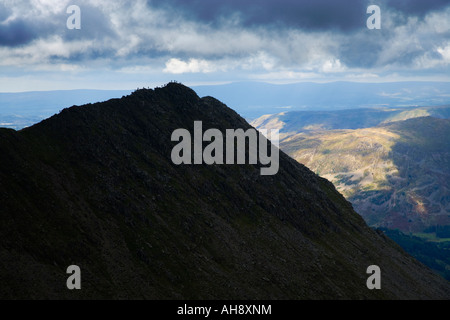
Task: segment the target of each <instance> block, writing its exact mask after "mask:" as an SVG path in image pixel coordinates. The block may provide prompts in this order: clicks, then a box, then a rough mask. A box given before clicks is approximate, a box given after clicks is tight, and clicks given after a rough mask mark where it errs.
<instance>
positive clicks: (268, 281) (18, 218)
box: [0, 83, 450, 299]
mask: <svg viewBox="0 0 450 320" xmlns="http://www.w3.org/2000/svg"><path fill="white" fill-rule="evenodd" d="M196 120H201V121H203V126H204V130H206V129H207V128H217V129H219V130H221V131H224V130H225V129H228V128H244V129H246V128H250V126H249V125H248V124H247V123H246V122H245V121H244V120H243V119H242V118H241V117H239V116H238V115H237V114H236V113H235V112H234V111H233V110H231V109H229V108H227V107H226V106H225V105H223V104H222V103H221V102H219V101H218V100H215V99H214V98H211V97H206V98H199V97H198V96H197V95H196V94H195V92H193V91H192V90H191V89H189V88H186V87H184V86H182V85H180V84H175V83H171V84H169V85H167V86H166V87H164V88H158V89H155V90H138V91H136V92H134V93H133V94H132V95H130V96H127V97H124V98H122V99H113V100H109V101H107V102H103V103H96V104H89V105H84V106H77V107H72V108H69V109H65V110H63V111H62V112H61V113H60V114H58V115H56V116H53V117H52V118H50V119H47V120H45V121H43V122H41V123H39V124H37V125H35V126H33V127H30V128H27V129H24V130H21V131H18V132H16V131H14V130H10V129H1V130H0V155H1V157H0V203H1V204H2V205H1V207H0V220H1V223H0V231H1V232H0V237H1V241H0V284H1V286H0V297H1V298H3V299H5V298H31V299H38V298H62V299H79V298H114V299H117V298H125V299H130V298H145V299H426V298H435V299H437V298H439V299H448V298H449V297H450V285H449V283H448V282H446V281H445V280H443V279H442V278H440V277H439V276H436V275H435V274H433V273H432V272H431V271H430V270H429V269H427V268H426V267H424V266H423V265H421V264H420V263H418V262H417V261H416V260H415V259H413V258H412V257H411V256H409V255H407V254H406V253H405V252H404V251H403V250H402V249H400V248H399V247H398V246H397V245H396V244H394V243H393V242H392V241H391V240H389V239H388V238H386V237H385V236H384V235H383V234H382V233H377V232H375V231H373V230H372V229H370V228H369V227H368V226H367V225H366V224H365V223H364V221H363V220H362V218H361V217H360V216H359V215H358V214H357V213H356V212H355V211H354V210H353V209H352V206H351V205H350V203H349V202H347V201H346V200H345V199H344V198H343V197H342V196H341V195H340V194H339V193H338V192H337V191H336V190H335V188H334V186H333V185H332V184H331V183H330V182H328V181H327V180H325V179H322V178H320V177H318V176H317V175H315V174H314V173H313V172H311V171H310V170H309V169H307V168H306V167H304V166H303V165H301V164H299V163H298V162H296V161H295V160H293V159H291V158H289V157H288V156H287V155H285V154H284V153H281V154H280V171H279V173H278V174H277V175H275V176H261V175H260V170H259V167H258V165H213V166H207V165H197V166H194V165H192V166H175V165H174V164H173V163H172V162H171V158H170V152H171V149H172V147H173V146H174V143H173V142H171V140H170V138H171V134H172V132H173V131H174V130H175V129H177V128H186V129H188V130H190V131H192V128H193V123H194V121H196ZM72 264H76V265H78V266H80V268H81V272H82V289H81V290H75V291H69V290H68V289H67V288H66V286H65V285H66V279H67V276H68V275H67V274H66V268H67V267H68V266H69V265H72ZM373 264H375V265H378V266H380V268H381V270H382V289H381V290H368V289H367V287H366V279H367V277H368V275H367V274H366V269H367V267H368V266H370V265H373Z"/></svg>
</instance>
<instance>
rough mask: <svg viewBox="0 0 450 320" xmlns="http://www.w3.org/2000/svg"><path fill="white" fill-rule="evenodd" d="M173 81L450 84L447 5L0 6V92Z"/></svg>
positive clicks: (344, 0) (266, 0)
mask: <svg viewBox="0 0 450 320" xmlns="http://www.w3.org/2000/svg"><path fill="white" fill-rule="evenodd" d="M72 5H75V6H77V7H78V8H79V9H80V15H79V17H80V19H79V27H80V29H77V28H69V27H68V20H69V22H72V23H74V22H75V21H78V20H77V17H76V16H74V14H75V13H76V12H75V11H71V10H69V11H68V8H70V6H72ZM370 5H377V6H378V7H379V8H380V21H381V29H369V28H368V27H367V20H368V19H369V18H370V17H371V16H372V14H373V12H369V13H367V8H368V7H369V6H370ZM74 19H75V20H74ZM72 25H73V24H72ZM171 80H177V81H180V82H183V83H185V84H187V85H199V84H214V83H226V82H233V81H266V82H272V83H289V82H299V81H313V82H329V81H365V82H385V81H414V80H425V81H450V1H449V0H428V1H424V0H368V1H366V0H315V1H306V0H277V1H274V0H226V1H225V0H223V1H218V0H147V1H146V0H138V1H121V0H111V1H104V0H90V1H84V0H31V1H30V0H26V1H25V0H14V1H12V0H0V92H13V91H33V90H58V89H79V88H86V89H134V88H137V87H152V86H155V85H161V84H164V83H166V82H168V81H171Z"/></svg>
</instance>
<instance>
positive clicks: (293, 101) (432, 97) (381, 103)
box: [193, 81, 450, 120]
mask: <svg viewBox="0 0 450 320" xmlns="http://www.w3.org/2000/svg"><path fill="white" fill-rule="evenodd" d="M193 88H194V89H195V90H196V92H197V93H198V94H199V95H200V96H207V95H210V96H214V97H217V99H220V100H221V101H223V102H224V103H226V104H227V105H228V106H230V107H231V108H233V109H234V110H236V112H238V113H239V114H240V115H241V116H243V117H245V118H247V119H251V120H254V119H256V118H259V117H260V116H262V115H264V114H276V113H280V112H283V111H334V110H340V109H363V108H375V107H389V108H398V107H411V106H439V105H447V104H450V83H449V82H388V83H361V82H343V81H340V82H329V83H312V82H300V83H292V84H269V83H262V82H237V83H230V84H223V85H208V86H196V87H193Z"/></svg>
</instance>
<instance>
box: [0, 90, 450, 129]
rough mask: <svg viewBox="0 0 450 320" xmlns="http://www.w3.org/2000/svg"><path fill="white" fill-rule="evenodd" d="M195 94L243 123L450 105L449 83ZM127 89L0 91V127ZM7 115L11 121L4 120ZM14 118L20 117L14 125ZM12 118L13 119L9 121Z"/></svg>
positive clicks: (19, 124) (20, 124)
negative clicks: (296, 114) (268, 117)
mask: <svg viewBox="0 0 450 320" xmlns="http://www.w3.org/2000/svg"><path fill="white" fill-rule="evenodd" d="M193 89H194V90H196V92H197V93H198V94H199V96H201V97H202V96H213V97H216V98H218V99H219V100H221V101H223V102H224V103H226V104H227V105H228V106H230V107H231V108H233V109H234V110H235V111H236V112H237V113H238V114H240V115H241V116H242V117H244V118H246V119H251V120H253V119H256V118H258V117H261V116H262V115H264V114H276V113H280V112H283V111H318V110H322V111H324V110H328V111H329V110H339V109H356V108H373V107H395V108H397V107H410V106H424V105H426V106H438V105H446V104H450V83H448V82H392V83H357V82H331V83H311V82H302V83H294V84H282V85H275V84H269V83H262V82H237V83H231V84H224V85H205V86H195V87H193ZM130 92H131V90H115V91H114V90H110V91H108V90H65V91H49V92H23V93H0V127H9V128H14V129H20V128H23V127H25V126H29V125H32V124H34V123H37V122H38V121H40V120H41V119H43V118H47V117H49V116H51V115H53V114H55V113H58V112H59V111H60V110H62V109H63V108H66V107H70V106H72V105H82V104H85V103H89V102H91V101H104V100H107V99H109V98H120V97H121V96H123V95H127V94H129V93H130ZM6 117H9V119H6ZM14 117H20V119H17V122H16V121H14V119H16V118H14ZM11 119H13V120H11Z"/></svg>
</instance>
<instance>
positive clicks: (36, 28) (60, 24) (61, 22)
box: [0, 3, 115, 47]
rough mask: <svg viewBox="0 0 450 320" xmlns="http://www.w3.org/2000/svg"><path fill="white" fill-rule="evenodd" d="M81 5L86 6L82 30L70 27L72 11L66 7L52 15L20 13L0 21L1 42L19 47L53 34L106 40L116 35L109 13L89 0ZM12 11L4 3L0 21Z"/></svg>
mask: <svg viewBox="0 0 450 320" xmlns="http://www.w3.org/2000/svg"><path fill="white" fill-rule="evenodd" d="M79 6H80V7H81V9H82V16H81V17H82V26H83V27H82V28H83V31H82V32H74V31H73V30H68V29H67V27H66V21H67V19H68V17H69V16H70V15H69V14H67V13H66V11H65V10H64V11H62V12H59V13H55V14H52V15H49V16H40V15H36V16H31V17H30V16H27V17H20V16H19V17H16V18H14V19H12V20H11V21H9V22H7V23H3V24H1V25H0V46H3V47H17V46H21V45H26V44H28V43H30V42H32V41H33V40H37V39H44V38H46V37H48V36H52V35H56V36H61V37H62V38H63V39H64V40H67V41H72V40H89V39H95V40H102V39H105V38H106V37H111V38H113V37H114V36H115V32H114V30H113V28H112V26H111V22H110V20H109V17H107V16H106V15H105V14H104V13H103V12H102V11H101V10H100V9H99V8H97V7H95V6H91V5H88V4H85V3H82V4H79ZM24 10H25V8H24ZM11 14H12V12H11V10H9V8H6V7H5V6H4V5H2V4H0V22H1V21H5V20H6V19H8V17H10V15H11Z"/></svg>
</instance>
